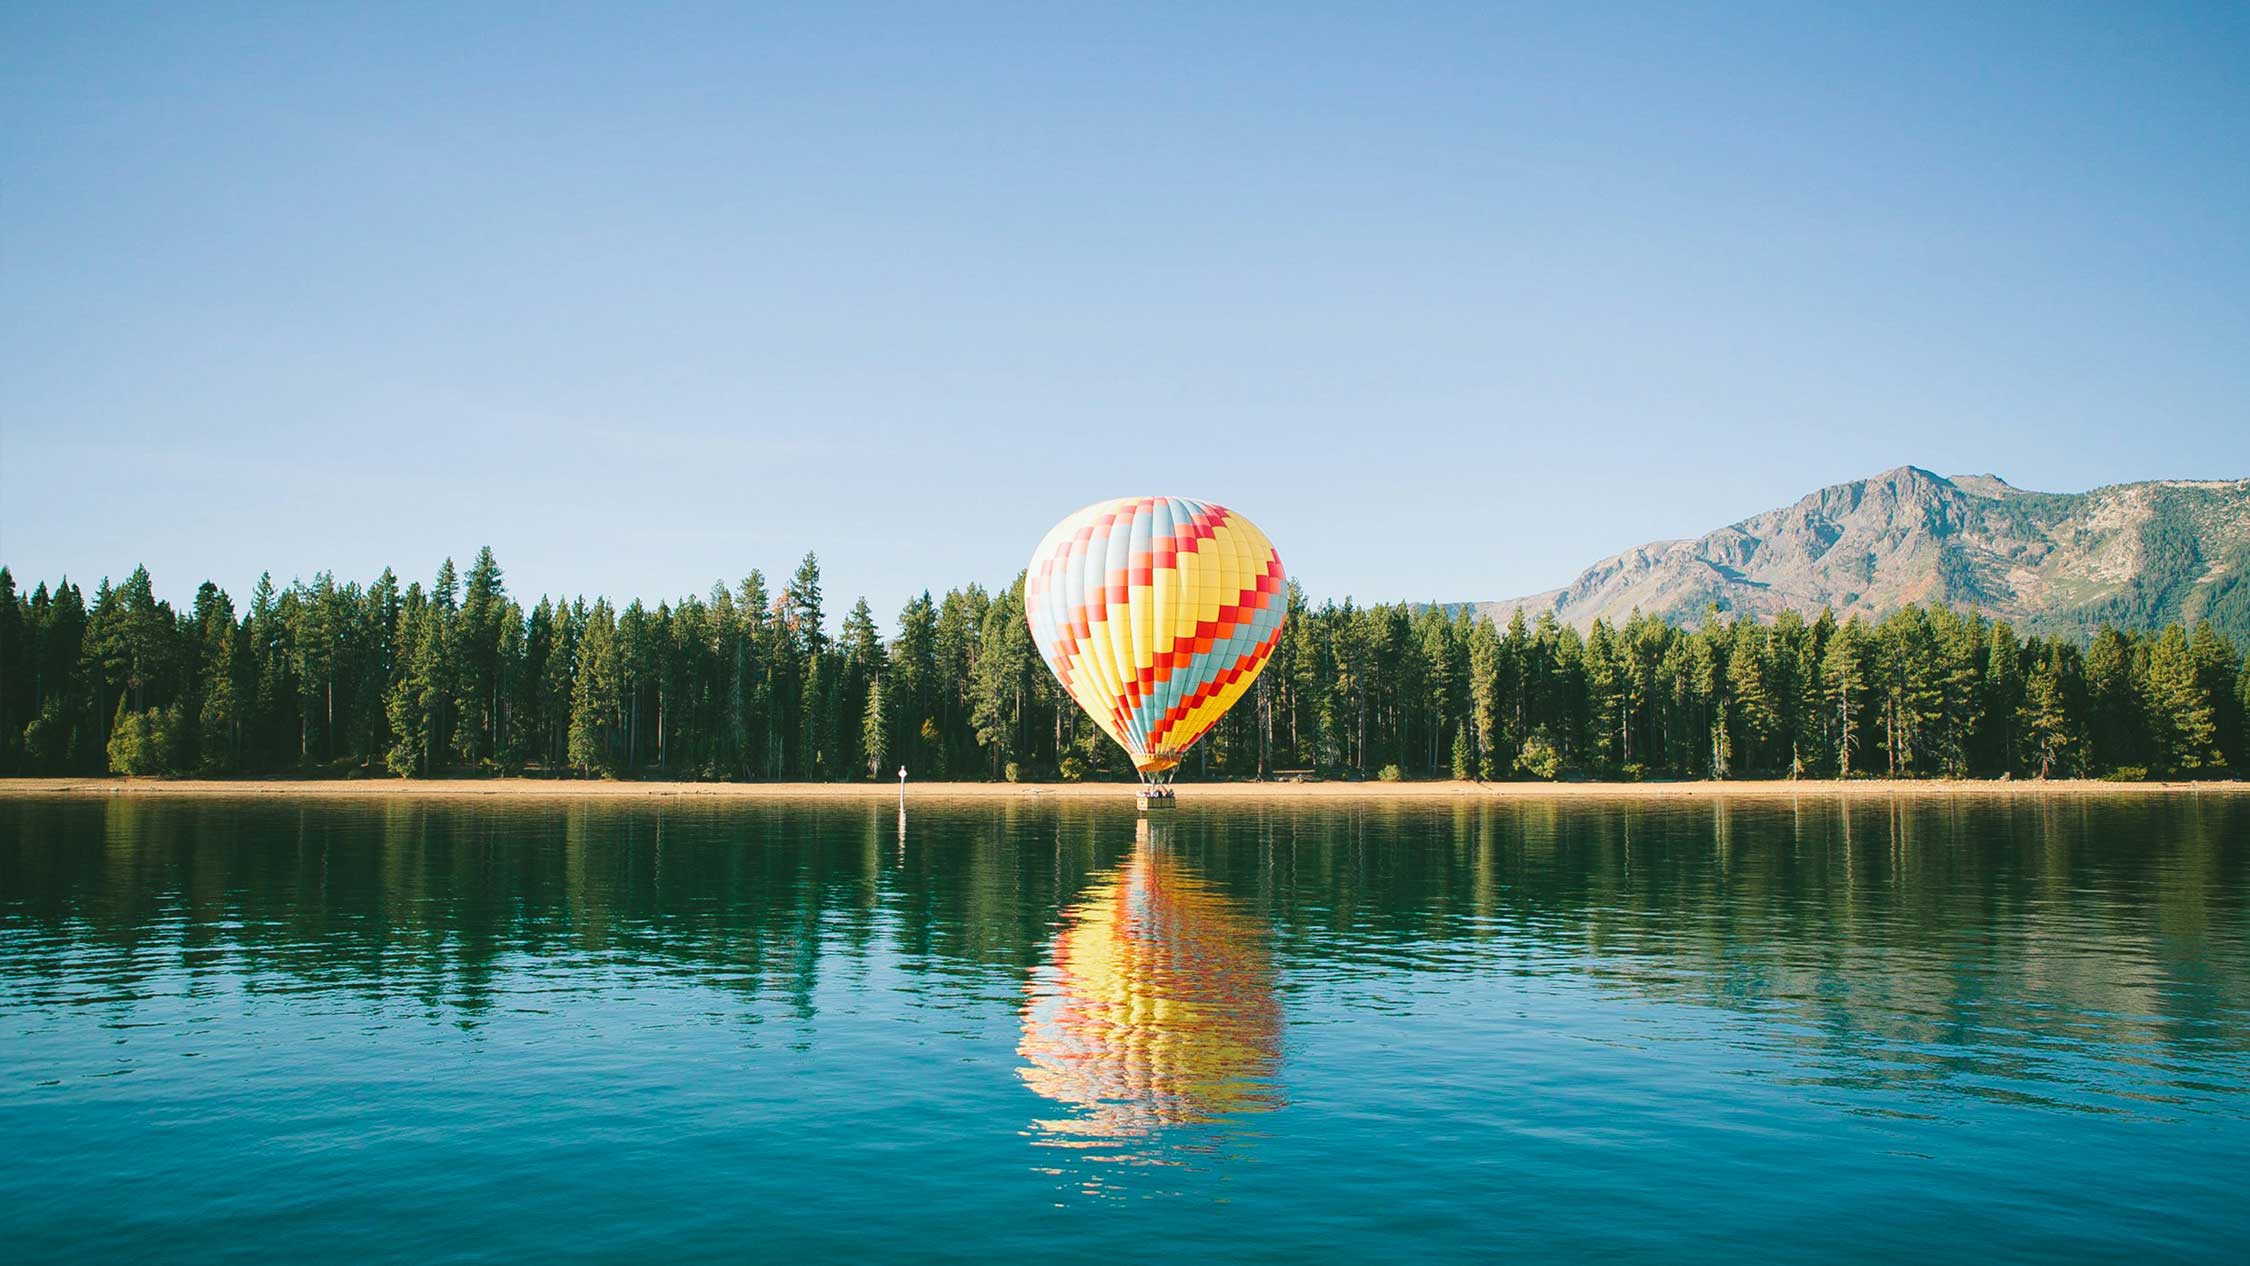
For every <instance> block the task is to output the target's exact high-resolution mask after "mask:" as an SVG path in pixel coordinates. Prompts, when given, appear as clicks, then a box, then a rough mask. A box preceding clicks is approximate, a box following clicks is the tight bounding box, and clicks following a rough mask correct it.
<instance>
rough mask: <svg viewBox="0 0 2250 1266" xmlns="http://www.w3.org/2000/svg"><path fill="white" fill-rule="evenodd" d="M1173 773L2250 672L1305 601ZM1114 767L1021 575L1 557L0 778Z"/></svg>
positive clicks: (1815, 729)
mask: <svg viewBox="0 0 2250 1266" xmlns="http://www.w3.org/2000/svg"><path fill="white" fill-rule="evenodd" d="M1288 602H1289V619H1288V624H1287V627H1286V630H1285V632H1284V634H1283V638H1282V641H1281V644H1280V646H1279V647H1278V649H1277V650H1276V651H1275V654H1274V657H1273V660H1272V662H1271V663H1269V664H1268V665H1267V667H1266V670H1265V672H1264V673H1263V674H1262V675H1261V676H1260V677H1259V679H1258V681H1257V684H1256V686H1255V687H1254V689H1253V690H1252V692H1251V693H1250V694H1249V695H1248V696H1246V697H1245V698H1244V699H1243V700H1242V702H1241V703H1239V704H1237V705H1236V707H1235V708H1234V709H1233V711H1232V712H1230V713H1229V714H1228V716H1227V717H1226V718H1225V719H1224V720H1223V721H1222V722H1221V723H1220V724H1219V726H1218V727H1217V728H1215V729H1214V730H1213V731H1212V732H1211V733H1210V734H1209V735H1207V736H1206V737H1205V738H1204V740H1203V741H1202V742H1201V743H1200V744H1198V746H1197V748H1196V750H1195V752H1194V753H1192V754H1191V755H1190V757H1189V760H1188V762H1187V764H1186V765H1185V766H1184V767H1183V768H1182V770H1181V777H1182V778H1184V779H1189V780H1193V779H1196V778H1256V777H1270V776H1274V775H1276V774H1297V773H1300V772H1309V773H1313V774H1316V775H1319V776H1326V777H1337V778H1385V779H1398V778H1414V779H1421V778H1479V779H1556V778H1597V779H1628V780H1637V779H1646V778H1668V779H1670V778H1694V779H1700V778H1773V777H1792V776H1794V777H1824V778H1832V777H1888V778H1932V777H1949V778H1964V777H1967V778H1980V777H1990V778H1997V777H2004V776H2005V777H2018V778H2026V777H2028V778H2056V777H2110V778H2119V779H2128V780H2130V779H2143V778H2208V777H2231V776H2233V774H2234V771H2240V770H2243V769H2244V768H2245V762H2246V760H2250V753H2246V752H2245V750H2244V729H2245V724H2244V723H2245V713H2246V711H2250V666H2246V665H2245V663H2244V658H2243V648H2242V647H2238V646H2236V645H2235V644H2234V643H2233V641H2232V640H2231V639H2230V638H2228V637H2227V636H2226V635H2225V634H2223V633H2221V632H2219V631H2217V630H2216V629H2214V628H2213V627H2212V626H2211V625H2209V624H2207V623H2200V624H2197V625H2196V626H2195V627H2193V628H2188V627H2185V626H2183V625H2180V624H2176V623H2175V624H2169V625H2166V626H2163V627H2161V628H2157V629H2154V630H2135V629H2129V628H2116V627H2109V626H2104V627H2101V628H2099V629H2097V630H2095V631H2094V632H2093V633H2092V634H2091V635H2090V636H2087V637H2084V638H2083V639H2081V638H2073V637H2057V638H2043V637H2038V636H2025V635H2021V634H2018V633H2017V632H2016V631H2015V630H2014V629H2013V628H2011V627H2010V626H2009V625H2008V624H2006V623H2004V622H2000V621H1994V620H1990V619H1986V618H1984V617H1982V616H1980V615H1978V614H1977V613H1975V612H1973V611H1959V610H1954V609H1951V608H1948V607H1945V606H1942V605H1933V606H1907V607H1905V608H1903V609H1900V610H1898V611H1896V612H1894V613H1892V614H1890V615H1889V616H1887V617H1886V618H1884V619H1882V620H1880V621H1872V622H1871V621H1867V620H1863V619H1861V618H1859V617H1857V616H1855V617H1853V618H1851V619H1848V620H1844V621H1838V620H1837V619H1836V618H1835V616H1834V615H1833V614H1832V613H1830V612H1826V611H1822V612H1817V613H1811V614H1801V613H1796V612H1785V613H1783V614H1782V615H1781V616H1779V617H1778V618H1776V619H1774V620H1772V621H1770V622H1764V623H1761V622H1758V621H1755V620H1751V619H1748V618H1733V619H1729V618H1726V617H1725V616H1723V615H1722V614H1721V613H1720V612H1718V611H1717V610H1713V611H1711V612H1709V613H1708V614H1707V616H1706V617H1705V619H1704V620H1703V621H1702V622H1701V623H1700V625H1699V626H1698V627H1696V628H1693V629H1686V628H1680V627H1676V626H1674V625H1672V624H1669V623H1666V622H1664V621H1662V620H1657V619H1653V618H1649V617H1645V616H1638V615H1636V616H1635V617H1633V618H1631V619H1629V620H1627V621H1625V622H1624V623H1622V624H1617V625H1612V624H1609V623H1606V622H1602V621H1596V622H1595V623H1594V624H1593V625H1592V627H1591V628H1590V629H1589V630H1587V631H1586V632H1585V633H1583V634H1582V633H1580V632H1578V631H1577V630H1576V629H1574V628H1571V627H1569V626H1567V625H1563V624H1560V623H1558V622H1557V621H1556V620H1555V619H1554V618H1553V617H1552V616H1543V617H1541V618H1540V619H1539V620H1537V621H1530V622H1527V621H1526V620H1524V618H1523V617H1522V615H1521V614H1520V613H1519V614H1518V615H1516V616H1515V617H1514V618H1513V619H1512V620H1511V621H1510V622H1509V623H1508V624H1507V625H1505V626H1496V625H1495V624H1493V623H1492V622H1491V621H1489V620H1484V619H1480V618H1477V617H1476V616H1474V615H1472V614H1471V613H1470V612H1468V611H1467V610H1465V609H1448V608H1444V607H1440V606H1437V605H1422V604H1406V603H1399V604H1390V605H1373V606H1358V605H1355V604H1354V603H1352V602H1350V601H1348V600H1347V601H1344V602H1334V601H1330V602H1324V603H1322V604H1321V605H1319V606H1313V605H1311V604H1309V603H1308V601H1307V600H1306V598H1305V595H1304V593H1303V591H1302V590H1301V589H1299V588H1298V587H1297V586H1296V585H1295V583H1294V582H1292V583H1291V585H1290V588H1289V597H1288ZM900 766H904V767H906V768H907V769H908V770H909V771H910V772H911V773H912V774H913V775H914V776H915V777H918V778H930V779H1021V780H1041V779H1055V778H1059V779H1063V780H1078V779H1089V778H1093V779H1100V778H1129V777H1131V776H1132V771H1131V767H1130V765H1129V764H1128V763H1127V762H1126V761H1125V759H1124V757H1123V754H1122V753H1121V752H1120V751H1119V750H1118V749H1117V747H1116V746H1115V745H1114V744H1113V743H1111V742H1110V741H1109V740H1108V738H1107V737H1106V736H1104V735H1103V734H1102V733H1101V731H1100V730H1099V729H1097V728H1096V727H1095V726H1094V725H1093V724H1092V723H1091V722H1090V721H1088V720H1087V719H1086V718H1085V717H1084V716H1083V715H1082V714H1081V713H1080V712H1079V710H1078V708H1077V707H1076V705H1074V704H1073V703H1072V702H1071V701H1070V700H1069V699H1068V697H1067V696H1065V695H1064V694H1063V693H1062V692H1061V690H1060V689H1059V688H1058V687H1057V685H1056V684H1055V681H1054V678H1053V677H1052V676H1051V675H1050V674H1049V673H1048V671H1047V669H1046V666H1045V665H1044V664H1042V663H1041V662H1040V659H1039V656H1038V654H1037V652H1036V650H1035V649H1034V647H1033V645H1032V641H1031V636H1030V633H1029V631H1028V629H1027V628H1026V626H1025V622H1024V618H1023V578H1022V577H1021V576H1020V575H1019V576H1018V577H1017V578H1016V580H1015V581H1014V582H1013V583H1012V584H1009V585H1007V586H1005V587H1003V588H1000V589H997V590H989V591H988V590H987V589H985V588H984V587H982V586H981V585H975V584H971V585H967V586H965V587H961V588H956V589H953V590H950V591H948V592H947V593H946V594H945V595H944V596H943V597H942V598H935V597H932V596H931V595H930V594H929V593H927V592H925V593H923V594H921V595H919V596H917V597H915V598H914V599H912V600H911V601H909V602H908V603H907V604H906V605H905V607H904V608H903V609H902V610H900V611H899V612H898V613H897V615H896V617H895V618H894V619H893V620H892V622H891V634H890V636H889V637H888V638H885V637H883V636H881V635H880V634H879V632H878V629H877V625H876V621H875V617H874V613H873V612H872V611H871V610H870V609H869V607H868V604H867V603H866V601H865V600H861V601H859V602H856V603H854V604H853V605H852V606H851V608H850V609H849V610H847V611H845V612H844V614H843V616H842V618H841V620H836V621H831V618H830V615H829V612H828V610H827V607H826V600H825V597H824V595H823V593H822V590H821V579H820V566H819V563H818V560H817V559H815V558H814V557H813V556H811V555H807V556H806V557H805V559H804V561H803V562H802V563H800V564H799V565H798V567H797V568H796V570H795V571H794V572H793V573H792V574H791V575H790V576H789V577H788V578H787V579H786V580H785V581H783V582H781V583H779V584H776V583H774V582H772V581H769V580H768V579H767V578H766V577H765V576H764V575H763V574H761V573H760V572H756V571H753V572H751V573H750V574H749V575H748V576H747V577H745V578H744V579H743V580H742V581H741V583H740V584H739V585H736V586H733V587H731V588H730V587H728V586H725V585H719V586H715V587H714V588H713V589H712V590H711V592H710V593H709V594H708V595H705V596H702V597H694V596H690V597H684V598H681V599H679V600H677V601H674V602H665V603H659V604H657V605H656V606H654V607H653V608H652V607H649V606H646V605H644V604H643V603H641V602H639V601H634V602H632V603H630V604H628V605H625V606H623V607H619V606H617V605H615V604H613V603H611V602H610V601H608V600H607V599H597V600H595V601H594V602H592V603H591V604H589V603H588V602H586V601H585V600H584V599H583V598H576V599H571V600H568V601H565V600H562V599H557V598H550V597H542V598H540V599H539V600H538V601H537V602H536V603H535V604H533V605H532V606H531V607H530V608H529V609H528V610H527V609H526V608H525V607H524V605H523V603H522V602H521V601H519V600H518V599H516V598H514V597H512V596H511V595H510V594H509V592H508V590H507V587H506V584H505V583H504V578H503V574H502V571H501V568H500V565H499V563H498V562H497V561H496V560H495V559H494V557H493V555H492V551H491V550H489V549H486V550H483V551H481V552H480V553H479V554H478V555H477V557H476V560H475V561H474V563H472V564H471V565H470V567H469V569H468V571H467V574H466V575H462V574H459V573H458V572H457V571H456V570H455V568H454V565H453V563H452V562H451V561H450V560H448V561H447V562H446V563H445V565H444V566H443V567H441V568H440V569H439V570H438V572H437V575H436V576H435V577H434V578H433V579H432V580H431V581H430V582H429V583H428V584H426V585H425V584H423V583H422V582H420V581H413V582H409V583H406V584H404V585H403V586H402V585H401V584H400V582H399V579H398V577H397V576H396V575H394V574H393V573H392V572H391V571H389V570H387V569H386V570H385V571H384V572H383V573H382V575H380V576H378V577H376V578H375V579H374V580H373V581H372V582H370V583H367V584H360V583H357V582H351V583H338V582H337V580H336V579H335V577H333V576H331V575H328V574H325V573H324V574H321V575H317V576H315V577H313V579H312V580H311V581H310V582H309V583H307V582H298V583H293V584H291V585H289V586H287V587H286V588H283V587H278V586H276V585H275V584H274V583H273V582H272V580H271V578H270V577H269V578H264V579H261V580H260V582H259V584H258V586H257V588H256V589H255V590H254V591H253V592H252V593H251V594H250V596H249V601H248V604H247V606H246V607H242V608H238V607H237V606H236V604H235V602H234V600H233V599H232V598H231V597H230V596H229V595H228V594H227V593H225V592H224V591H223V590H221V589H219V588H218V587H217V586H216V585H213V584H210V583H208V582H206V583H205V584H203V585H202V586H201V587H200V588H199V589H198V590H197V592H196V596H195V602H194V605H193V606H192V607H191V608H190V609H188V610H185V611H181V610H177V609H175V608H174V607H173V606H172V605H171V604H170V603H169V602H167V601H162V600H159V599H158V598H157V597H156V595H155V592H154V590H153V588H152V586H151V582H150V577H149V574H148V572H147V571H146V569H136V570H135V571H134V572H133V573H132V574H131V575H130V576H128V577H127V578H126V579H125V580H124V581H123V582H122V583H118V584H111V583H109V582H107V581H106V580H105V581H104V582H103V583H102V584H101V585H100V586H99V588H97V589H96V590H95V592H94V593H93V595H92V596H91V599H90V600H89V598H88V596H87V595H86V594H85V593H84V592H83V591H82V589H81V588H80V587H79V586H78V585H77V584H74V583H72V582H70V581H69V580H67V579H66V580H60V581H57V582H56V583H54V584H53V585H49V584H46V583H44V582H41V583H39V584H38V585H37V586H36V587H35V588H33V589H32V591H31V592H30V593H29V594H28V595H25V594H23V593H21V592H20V591H19V588H18V585H17V582H16V579H15V577H14V576H13V575H12V574H11V573H10V572H9V571H8V570H7V569H6V568H4V567H0V774H16V775H32V774H45V775H81V774H97V773H102V772H105V771H106V772H114V773H121V774H136V775H161V774H180V775H188V774H196V775H210V776H223V775H232V774H314V775H323V776H334V777H354V776H398V777H407V778H435V777H448V776H468V775H476V774H485V773H528V774H534V775H547V776H572V777H614V778H645V779H680V780H824V781H833V780H850V779H869V778H879V777H888V776H891V774H892V773H893V771H895V770H896V769H897V768H898V767H900Z"/></svg>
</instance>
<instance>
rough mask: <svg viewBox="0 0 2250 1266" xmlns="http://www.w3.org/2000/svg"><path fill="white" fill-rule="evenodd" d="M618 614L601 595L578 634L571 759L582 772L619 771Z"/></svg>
mask: <svg viewBox="0 0 2250 1266" xmlns="http://www.w3.org/2000/svg"><path fill="white" fill-rule="evenodd" d="M617 641H618V639H617V617H616V616H615V615H614V614H612V613H611V611H610V609H609V600H608V599H606V598H603V599H597V600H596V601H595V603H594V609H593V611H592V612H591V613H590V614H589V615H588V616H587V618H586V627H585V631H584V632H583V633H582V634H581V635H580V636H579V639H578V653H577V661H578V675H577V680H576V681H575V682H574V683H573V685H572V688H571V696H570V763H571V766H572V767H573V768H575V769H577V770H578V771H579V772H580V773H582V774H596V775H601V776H603V777H609V776H613V775H615V773H616V772H617V758H616V746H617V744H616V741H615V736H616V733H617V729H618V706H619V703H620V699H621V695H622V682H621V680H620V677H621V674H620V671H619V663H618V644H617Z"/></svg>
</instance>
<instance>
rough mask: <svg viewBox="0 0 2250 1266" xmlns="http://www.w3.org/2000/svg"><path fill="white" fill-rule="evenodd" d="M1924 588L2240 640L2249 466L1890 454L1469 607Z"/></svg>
mask: <svg viewBox="0 0 2250 1266" xmlns="http://www.w3.org/2000/svg"><path fill="white" fill-rule="evenodd" d="M1927 602H1945V603H1947V604H1949V605H1952V606H1955V607H1960V608H1964V609H1971V608H1973V609H1976V610H1980V611H1983V612H1984V613H1985V614H1986V615H1989V616H1994V617H1997V618H2002V619H2006V620H2008V621H2010V622H2011V623H2014V624H2015V625H2017V627H2019V628H2020V629H2024V630H2026V631H2037V632H2042V633H2056V632H2074V633H2075V632H2084V631H2087V630H2090V629H2092V628H2094V627H2095V626H2097V625H2099V624H2101V623H2103V622H2105V621H2106V622H2109V623H2112V624H2117V625H2120V626H2133V627H2140V628H2146V627H2151V626H2154V625H2161V624H2164V623H2166V622H2168V621H2171V620H2185V621H2191V622H2192V621H2194V620H2196V619H2199V618H2208V619H2210V620H2211V621H2212V622H2213V623H2215V624H2217V625H2219V626H2220V627H2221V628H2222V629H2224V630H2225V631H2226V632H2228V633H2229V634H2231V635H2232V636H2233V637H2234V638H2235V639H2236V641H2237V643H2238V644H2241V643H2250V479H2234V480H2177V479H2168V480H2157V481H2152V482H2148V483H2135V484H2113V485H2111V486H2109V487H2107V488H2096V489H2094V490H2093V491H2091V492H2077V493H2053V492H2027V491H2025V490H2023V489H2021V488H2017V487H2014V486H2012V485H2010V484H2009V483H2008V482H2007V481H2006V480H2003V479H2001V478H1999V477H1998V476H1996V475H1964V476H1958V477H1955V478H1952V479H1947V478H1945V477H1943V476H1941V475H1934V474H1931V473H1930V472H1929V471H1926V470H1923V469H1921V468H1919V467H1915V466H1901V467H1899V468H1898V469H1896V470H1891V471H1885V472H1884V473H1882V474H1880V475H1876V476H1874V477H1873V478H1869V479H1858V480H1853V481H1852V482H1850V483H1842V484H1836V485H1833V486H1831V487H1827V488H1823V489H1821V490H1820V491H1818V492H1815V493H1813V494H1811V495H1809V496H1807V497H1805V498H1803V499H1802V500H1800V501H1798V502H1797V503H1796V504H1795V505H1791V506H1786V507H1784V508H1782V509H1779V510H1768V511H1767V512H1765V513H1764V514H1759V515H1753V516H1752V517H1750V518H1747V519H1744V520H1742V521H1741V522H1739V523H1735V524H1733V525H1731V526H1728V527H1723V528H1720V529H1719V530H1717V531H1715V532H1711V533H1708V534H1706V535H1704V536H1701V537H1698V538H1696V539H1695V540H1692V541H1654V542H1651V543H1649V544H1647V545H1642V546H1638V547H1636V548H1634V549H1629V550H1626V551H1625V552H1624V553H1622V554H1615V555H1612V556H1610V557H1608V558H1605V559H1603V560H1602V561H1600V562H1598V563H1595V564H1594V565H1593V566H1591V567H1589V568H1587V569H1586V570H1585V571H1583V572H1581V573H1579V576H1578V578H1577V579H1576V580H1573V581H1572V582H1570V584H1569V585H1568V586H1566V587H1564V588H1562V589H1555V590H1550V591H1548V592H1546V593H1540V594H1533V595H1531V596H1530V597H1526V598H1513V599H1510V600H1508V601H1505V602H1479V603H1476V604H1475V606H1476V607H1477V609H1478V610H1480V611H1482V612H1483V613H1484V614H1486V615H1489V616H1492V617H1493V618H1495V619H1497V620H1499V621H1502V622H1505V621H1507V619H1508V618H1509V617H1510V616H1511V615H1513V614H1514V613H1515V612H1516V611H1517V610H1519V609H1520V610H1522V611H1523V613H1524V615H1525V617H1526V618H1537V617H1538V615H1539V614H1540V613H1542V612H1547V611H1551V612H1553V613H1554V614H1555V617H1556V618H1557V619H1560V620H1562V621H1564V622H1565V623H1568V624H1573V625H1576V626H1577V627H1579V628H1581V629H1584V628H1586V627H1587V626H1588V625H1590V624H1592V623H1593V621H1594V620H1595V619H1596V618H1598V617H1600V618H1607V619H1609V620H1610V621H1612V622H1616V621H1622V620H1624V619H1626V618H1627V617H1628V616H1630V615H1631V614H1632V612H1633V611H1634V609H1635V608H1638V609H1639V610H1641V611H1644V612H1647V613H1648V614H1650V615H1654V616H1659V617H1661V618H1663V619H1666V620H1670V621H1674V622H1677V623H1686V624H1692V623H1696V622H1699V621H1700V620H1701V619H1702V618H1703V615H1704V612H1705V611H1706V610H1708V609H1709V608H1710V606H1711V605H1712V604H1713V603H1716V604H1717V605H1718V608H1719V610H1720V611H1721V612H1724V613H1727V614H1729V615H1732V614H1734V613H1737V612H1747V613H1750V614H1752V615H1755V616H1759V617H1763V618H1770V617H1771V616H1773V615H1774V614H1776V613H1777V612H1780V611H1782V610H1784V609H1787V608H1795V609H1797V610H1799V611H1803V612H1805V613H1807V614H1808V615H1809V614H1811V613H1813V612H1817V611H1819V610H1820V609H1821V608H1822V607H1833V608H1834V609H1835V611H1836V614H1837V617H1838V618H1843V617H1846V616H1849V615H1851V614H1853V613H1854V612H1857V613H1859V614H1862V615H1866V616H1870V617H1881V616H1883V615H1885V614H1887V613H1889V612H1890V611H1892V610H1895V609H1896V608H1898V607H1900V606H1903V605H1905V604H1907V603H1927Z"/></svg>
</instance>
